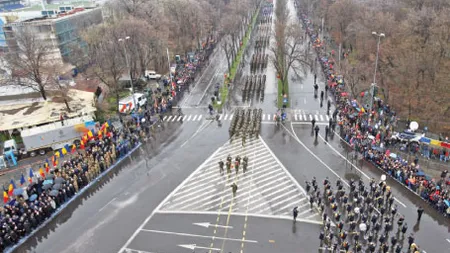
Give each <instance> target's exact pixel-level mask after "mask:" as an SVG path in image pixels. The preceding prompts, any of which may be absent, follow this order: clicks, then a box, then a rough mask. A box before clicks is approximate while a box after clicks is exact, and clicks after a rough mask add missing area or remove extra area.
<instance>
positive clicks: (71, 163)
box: [0, 121, 142, 252]
mask: <svg viewBox="0 0 450 253" xmlns="http://www.w3.org/2000/svg"><path fill="white" fill-rule="evenodd" d="M130 124H131V125H135V124H136V122H135V121H131V122H129V123H128V122H127V124H126V126H125V127H121V128H115V127H114V126H109V127H108V128H107V129H108V130H107V134H105V132H103V135H98V134H97V133H96V132H94V134H93V137H92V138H90V140H88V141H87V143H86V146H85V147H84V149H78V150H76V151H75V152H74V154H72V155H71V156H70V157H69V155H68V154H67V159H66V160H65V161H61V160H62V158H61V159H60V161H61V164H58V165H56V166H54V167H53V168H52V169H49V170H48V172H47V173H44V172H42V171H40V172H33V171H32V170H31V169H30V175H29V176H30V177H29V179H28V181H29V182H28V183H26V182H23V179H22V180H21V181H22V182H20V184H21V185H23V187H17V188H16V189H14V191H13V194H12V196H5V195H4V200H7V201H6V202H7V203H6V204H5V205H4V206H3V207H0V252H3V251H4V250H5V249H6V248H8V247H11V246H13V245H15V244H17V243H18V242H19V240H20V239H21V238H24V237H26V236H27V235H29V234H30V233H31V232H32V231H33V230H35V229H37V228H38V227H39V226H40V225H41V224H42V223H44V222H45V221H46V220H47V219H49V218H50V217H51V216H52V215H53V214H54V213H55V212H56V211H57V210H58V209H60V208H61V207H62V206H64V204H65V203H67V202H68V201H69V200H70V199H71V198H73V197H74V196H76V195H77V193H79V192H80V191H81V190H82V189H83V188H85V187H86V186H88V185H89V184H90V183H91V182H92V181H95V180H96V178H98V177H99V175H100V174H101V173H103V172H104V171H106V170H108V169H109V168H111V166H113V165H114V164H115V163H116V162H117V161H118V160H119V159H121V158H122V157H125V156H127V155H128V154H129V153H130V151H131V150H132V149H133V148H134V147H136V146H137V145H138V144H139V143H140V140H139V138H140V135H142V133H140V131H142V130H140V127H127V126H128V125H130ZM100 136H101V137H100ZM53 165H55V164H53ZM25 185H26V186H25ZM4 190H5V189H4ZM4 194H6V191H5V193H4Z"/></svg>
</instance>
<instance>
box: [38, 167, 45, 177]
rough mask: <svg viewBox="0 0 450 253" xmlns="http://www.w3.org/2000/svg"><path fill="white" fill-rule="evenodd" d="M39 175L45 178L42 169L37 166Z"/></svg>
mask: <svg viewBox="0 0 450 253" xmlns="http://www.w3.org/2000/svg"><path fill="white" fill-rule="evenodd" d="M39 175H41V177H43V178H45V174H44V170H43V169H42V168H39Z"/></svg>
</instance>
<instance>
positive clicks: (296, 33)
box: [270, 20, 310, 94]
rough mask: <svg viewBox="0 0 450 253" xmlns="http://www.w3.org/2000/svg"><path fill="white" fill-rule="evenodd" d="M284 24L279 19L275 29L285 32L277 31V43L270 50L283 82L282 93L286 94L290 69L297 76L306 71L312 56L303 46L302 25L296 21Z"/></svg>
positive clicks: (273, 62)
mask: <svg viewBox="0 0 450 253" xmlns="http://www.w3.org/2000/svg"><path fill="white" fill-rule="evenodd" d="M282 26H283V24H282V23H280V22H278V20H277V23H276V28H275V30H278V31H280V30H284V32H278V33H277V32H276V36H275V40H276V45H273V46H271V47H270V51H271V52H272V56H271V62H272V64H273V65H274V66H275V69H276V71H277V73H278V74H279V76H280V80H281V82H282V83H283V89H282V93H283V94H284V93H285V91H286V85H287V83H288V82H287V81H288V74H289V71H290V70H292V71H294V73H295V74H296V75H297V76H299V75H300V72H305V70H306V69H307V68H306V67H308V66H310V56H309V53H308V51H306V50H304V49H303V48H302V44H303V42H302V41H303V34H302V33H301V28H300V26H299V25H298V24H296V23H292V24H289V25H288V26H287V27H284V28H283V27H282ZM280 33H281V34H280Z"/></svg>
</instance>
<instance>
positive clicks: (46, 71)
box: [5, 27, 61, 100]
mask: <svg viewBox="0 0 450 253" xmlns="http://www.w3.org/2000/svg"><path fill="white" fill-rule="evenodd" d="M58 54H59V50H58V52H55V51H54V47H53V46H52V44H51V41H47V40H44V39H42V38H38V37H37V35H36V33H34V32H33V31H32V30H30V29H28V28H26V27H22V28H20V29H19V28H18V30H17V31H16V32H15V33H14V38H12V40H11V44H10V47H9V52H8V53H7V54H6V55H5V62H6V64H7V65H8V67H9V68H10V69H11V70H12V72H13V74H12V78H14V77H15V76H16V77H20V80H19V82H18V85H20V86H24V87H28V88H31V89H33V90H35V91H37V92H39V93H40V94H41V97H42V98H43V99H44V100H47V91H48V90H49V89H50V88H52V84H53V82H52V81H51V79H52V76H53V74H54V73H53V72H52V71H53V70H54V69H55V65H58V64H61V61H60V60H59V59H58ZM55 57H57V58H56V59H55ZM53 88H54V87H53Z"/></svg>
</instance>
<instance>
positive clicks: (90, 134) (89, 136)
mask: <svg viewBox="0 0 450 253" xmlns="http://www.w3.org/2000/svg"><path fill="white" fill-rule="evenodd" d="M87 134H88V138H89V140H90V139H92V138H94V135H93V134H92V131H91V130H89V132H88V133H87Z"/></svg>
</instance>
